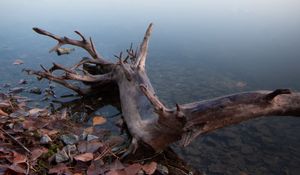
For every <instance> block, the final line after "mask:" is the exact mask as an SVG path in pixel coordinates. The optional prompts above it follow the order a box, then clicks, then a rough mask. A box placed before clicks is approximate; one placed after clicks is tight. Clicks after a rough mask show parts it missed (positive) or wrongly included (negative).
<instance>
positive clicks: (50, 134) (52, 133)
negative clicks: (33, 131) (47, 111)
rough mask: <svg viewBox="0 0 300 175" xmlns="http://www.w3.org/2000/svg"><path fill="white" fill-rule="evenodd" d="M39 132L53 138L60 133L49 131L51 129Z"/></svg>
mask: <svg viewBox="0 0 300 175" xmlns="http://www.w3.org/2000/svg"><path fill="white" fill-rule="evenodd" d="M38 131H39V133H40V134H41V135H46V134H47V135H48V136H52V135H56V134H57V133H58V131H57V130H55V129H54V130H49V129H39V130H38Z"/></svg>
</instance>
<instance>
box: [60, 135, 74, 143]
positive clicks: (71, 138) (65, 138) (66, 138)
mask: <svg viewBox="0 0 300 175" xmlns="http://www.w3.org/2000/svg"><path fill="white" fill-rule="evenodd" d="M60 139H61V140H62V141H63V142H64V143H65V144H66V145H73V144H75V143H77V142H78V141H79V138H78V136H77V135H75V134H66V135H62V136H61V137H60Z"/></svg>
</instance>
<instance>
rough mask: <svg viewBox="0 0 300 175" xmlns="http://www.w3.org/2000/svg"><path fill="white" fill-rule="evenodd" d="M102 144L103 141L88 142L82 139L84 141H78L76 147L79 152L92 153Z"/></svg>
mask: <svg viewBox="0 0 300 175" xmlns="http://www.w3.org/2000/svg"><path fill="white" fill-rule="evenodd" d="M102 146H103V143H101V142H99V141H97V140H93V141H90V142H87V141H84V142H80V143H79V144H78V146H77V149H78V151H79V152H80V153H86V152H89V153H93V152H95V151H97V150H98V149H99V148H100V147H102Z"/></svg>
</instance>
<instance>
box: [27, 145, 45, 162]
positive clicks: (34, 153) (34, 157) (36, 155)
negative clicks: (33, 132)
mask: <svg viewBox="0 0 300 175" xmlns="http://www.w3.org/2000/svg"><path fill="white" fill-rule="evenodd" d="M47 152H48V149H47V148H44V147H41V148H35V149H34V150H33V151H31V157H30V158H31V160H32V161H35V160H37V159H38V158H39V157H40V156H41V155H42V154H44V153H47Z"/></svg>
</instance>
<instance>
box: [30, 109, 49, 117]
mask: <svg viewBox="0 0 300 175" xmlns="http://www.w3.org/2000/svg"><path fill="white" fill-rule="evenodd" d="M28 112H29V115H30V116H31V117H38V116H39V115H42V116H43V115H45V114H47V113H48V111H47V110H46V109H40V108H33V109H31V110H29V111H28Z"/></svg>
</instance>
